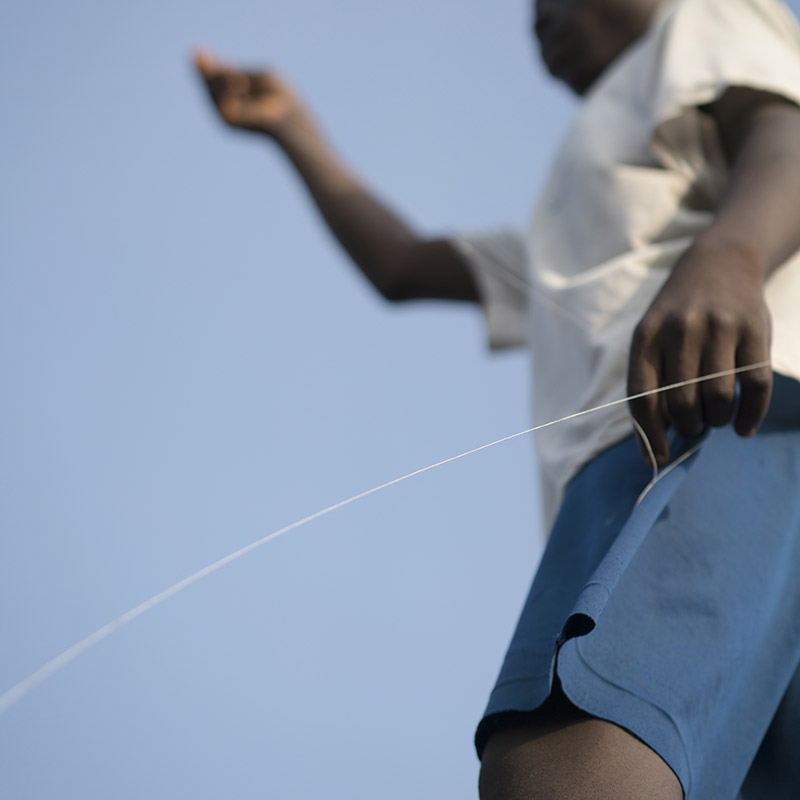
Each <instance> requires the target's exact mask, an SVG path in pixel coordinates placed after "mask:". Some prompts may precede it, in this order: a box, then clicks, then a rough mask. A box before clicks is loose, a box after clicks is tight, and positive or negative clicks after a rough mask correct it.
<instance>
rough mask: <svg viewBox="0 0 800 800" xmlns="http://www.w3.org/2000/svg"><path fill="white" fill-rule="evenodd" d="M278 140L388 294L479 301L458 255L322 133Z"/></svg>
mask: <svg viewBox="0 0 800 800" xmlns="http://www.w3.org/2000/svg"><path fill="white" fill-rule="evenodd" d="M276 141H277V142H278V144H279V145H280V146H281V148H282V149H283V151H284V152H285V153H286V155H287V157H288V158H289V159H290V161H291V162H292V164H293V165H294V167H295V169H296V170H297V172H298V175H299V176H300V177H301V178H302V180H303V182H304V184H305V185H306V187H307V188H308V190H309V193H310V194H311V197H312V198H313V200H314V203H315V204H316V206H317V208H318V210H319V212H320V214H321V215H322V217H323V219H324V221H325V223H326V224H327V226H328V228H329V229H330V231H331V232H332V233H333V235H334V236H335V237H336V239H337V240H338V241H339V243H340V244H341V246H342V247H343V248H344V250H345V251H346V252H347V253H348V255H349V256H350V257H351V259H352V260H353V262H354V263H355V264H356V266H357V267H358V268H359V269H360V270H361V272H363V274H364V275H365V276H366V277H367V279H368V280H369V281H370V282H371V283H372V285H373V286H374V287H375V288H376V289H377V290H378V291H379V292H380V293H381V294H382V295H383V296H384V297H386V298H387V299H390V300H405V299H414V298H421V297H432V298H445V299H457V300H472V301H474V300H477V291H476V289H475V286H474V284H473V282H472V280H471V278H470V276H469V273H468V270H467V268H466V266H465V264H464V263H463V260H462V259H461V257H460V256H459V255H458V253H456V252H455V250H454V249H453V248H451V247H449V246H448V245H447V244H446V243H445V242H443V241H441V240H431V239H426V238H424V237H421V236H419V235H418V234H417V233H416V232H415V231H414V230H413V229H412V228H411V227H410V226H409V225H408V224H407V223H406V222H405V221H404V220H403V218H402V217H401V216H400V215H399V214H397V213H396V212H395V211H393V210H392V209H391V208H390V207H389V206H387V205H386V204H385V203H384V202H382V201H381V200H380V199H379V198H378V197H377V196H376V195H375V194H374V192H372V191H371V190H370V189H368V188H367V187H366V186H365V185H364V183H363V182H362V181H361V180H360V179H359V178H358V177H357V176H356V175H355V174H354V173H353V172H351V171H350V170H349V169H348V168H347V167H346V166H345V165H344V164H343V162H342V161H341V160H340V158H339V157H338V156H337V155H336V154H335V153H334V151H333V150H332V148H331V147H330V146H329V145H328V143H327V142H326V140H325V139H324V137H323V136H322V135H321V133H319V132H318V131H317V130H307V129H305V128H295V129H291V130H288V131H285V132H283V135H281V136H280V137H276Z"/></svg>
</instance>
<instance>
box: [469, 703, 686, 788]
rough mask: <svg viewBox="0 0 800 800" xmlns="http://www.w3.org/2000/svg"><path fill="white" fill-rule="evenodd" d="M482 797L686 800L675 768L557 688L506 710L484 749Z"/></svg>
mask: <svg viewBox="0 0 800 800" xmlns="http://www.w3.org/2000/svg"><path fill="white" fill-rule="evenodd" d="M480 797H481V800H562V799H563V800H606V798H607V800H641V798H643V797H646V798H648V799H649V800H682V798H683V790H682V788H681V784H680V781H679V780H678V779H677V777H676V776H675V773H674V772H673V771H672V770H671V769H670V768H669V767H668V766H667V764H666V763H665V762H664V761H663V759H662V758H661V757H660V756H659V755H658V754H657V753H656V752H655V751H653V750H651V749H650V748H649V747H648V746H647V745H645V744H644V743H643V742H642V741H640V740H639V739H637V738H636V737H635V736H633V735H632V734H630V733H628V731H626V730H624V729H623V728H621V727H619V726H617V725H614V724H613V723H611V722H606V721H604V720H600V719H597V718H596V717H592V716H590V715H589V714H586V713H585V712H583V711H581V710H580V709H578V708H576V707H575V706H573V705H572V704H571V703H570V702H569V701H568V700H567V699H566V698H565V697H564V695H563V693H561V692H554V693H553V694H552V695H551V697H550V698H549V699H548V701H547V702H546V703H545V704H544V705H543V706H542V707H541V708H540V709H537V710H536V711H533V712H529V713H522V714H515V715H513V716H508V717H507V718H506V719H505V720H504V722H503V723H502V724H501V725H500V726H499V727H498V728H497V729H496V730H495V732H494V733H493V734H492V736H491V737H490V738H489V741H488V742H487V744H486V748H485V750H484V753H483V761H482V764H481V776H480Z"/></svg>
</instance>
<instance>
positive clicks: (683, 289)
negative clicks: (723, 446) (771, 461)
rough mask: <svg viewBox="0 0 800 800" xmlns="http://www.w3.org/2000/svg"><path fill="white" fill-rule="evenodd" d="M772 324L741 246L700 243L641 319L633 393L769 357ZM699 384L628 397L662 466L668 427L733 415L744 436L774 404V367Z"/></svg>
mask: <svg viewBox="0 0 800 800" xmlns="http://www.w3.org/2000/svg"><path fill="white" fill-rule="evenodd" d="M770 331H771V323H770V316H769V311H768V309H767V305H766V301H765V299H764V291H763V278H762V277H761V274H760V272H759V270H757V269H753V268H752V265H751V264H749V263H748V258H747V256H746V255H745V254H744V253H742V252H741V251H740V250H739V249H737V248H725V249H720V248H711V249H708V248H704V247H703V246H702V245H695V246H693V247H691V248H689V250H688V251H687V253H686V254H685V255H684V256H683V258H681V260H680V261H679V262H678V264H677V265H676V266H675V268H674V270H673V272H672V274H671V275H670V277H669V279H668V280H667V282H666V283H665V284H664V286H663V287H662V289H661V291H660V292H659V294H658V295H657V296H656V299H655V300H654V301H653V304H652V305H651V306H650V308H649V309H648V311H647V313H646V314H645V315H644V317H643V318H642V320H641V322H640V323H639V325H638V327H637V329H636V332H635V334H634V337H633V343H632V345H631V353H630V363H629V369H628V394H629V395H635V394H639V393H642V392H647V391H651V390H653V389H657V388H658V387H661V386H666V385H671V384H673V383H679V382H681V381H686V380H691V379H693V378H698V377H701V376H703V375H709V374H714V373H717V372H724V371H727V370H732V369H734V368H736V367H746V366H750V365H751V364H758V363H761V362H766V361H768V360H769V353H770ZM736 377H737V376H736V375H727V376H725V377H720V378H715V379H713V380H709V381H704V382H702V383H694V384H690V385H687V386H683V387H680V388H676V389H670V390H669V391H667V392H663V393H660V394H652V395H648V396H647V397H641V398H639V399H637V400H632V401H631V402H630V407H631V412H632V414H633V417H634V419H635V420H636V421H637V422H638V423H639V425H640V426H641V427H642V430H643V431H644V433H645V435H646V436H647V438H648V440H649V441H650V444H651V446H652V448H653V453H654V455H655V457H656V460H657V461H658V463H659V465H662V466H663V465H664V464H666V463H668V461H669V445H668V443H667V438H666V429H667V427H668V426H672V427H673V428H674V429H675V430H676V431H677V432H678V433H680V434H681V435H683V436H687V437H694V436H699V435H700V434H701V433H702V432H703V431H704V430H705V429H706V428H707V427H708V426H719V425H725V424H727V423H728V422H730V421H731V419H733V418H734V414H735V421H734V425H735V429H736V432H737V433H738V434H740V435H741V436H750V435H752V434H754V433H755V432H756V430H758V427H759V425H760V424H761V422H762V420H763V419H764V416H765V415H766V412H767V407H768V406H769V399H770V393H771V389H772V373H771V371H770V368H769V367H763V368H760V369H757V370H753V371H745V372H741V373H740V374H739V376H738V377H739V388H740V396H739V399H738V405H737V398H736Z"/></svg>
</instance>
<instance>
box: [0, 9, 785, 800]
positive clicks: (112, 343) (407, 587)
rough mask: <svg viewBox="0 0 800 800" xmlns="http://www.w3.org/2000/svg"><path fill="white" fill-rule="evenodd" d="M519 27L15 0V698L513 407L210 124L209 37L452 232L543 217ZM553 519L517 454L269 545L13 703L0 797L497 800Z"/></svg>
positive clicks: (7, 31)
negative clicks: (148, 606) (526, 617)
mask: <svg viewBox="0 0 800 800" xmlns="http://www.w3.org/2000/svg"><path fill="white" fill-rule="evenodd" d="M792 6H793V8H795V10H797V8H796V6H797V4H796V3H792ZM529 29H530V14H529V9H528V3H527V2H526V0H515V1H514V2H511V3H502V4H497V3H489V2H486V0H483V2H478V0H460V2H455V0H404V2H398V3H393V4H389V5H387V4H376V3H374V2H367V0H342V1H341V2H338V3H335V4H334V3H331V2H329V0H270V2H267V1H266V0H229V1H228V2H217V3H210V2H208V0H199V1H198V2H191V3H190V2H186V1H185V0H184V1H183V2H181V1H180V0H159V2H155V0H141V1H140V2H137V3H125V4H122V3H107V2H100V0H75V2H72V3H63V4H54V3H52V2H44V0H28V1H27V2H25V3H22V2H6V3H3V4H2V6H0V65H2V69H0V85H1V86H2V97H3V113H2V122H0V139H1V144H2V147H0V369H1V370H2V376H3V377H2V382H0V453H2V456H0V470H1V473H0V474H1V476H2V477H1V479H0V532H2V536H1V537H0V642H1V643H2V645H1V646H2V658H0V692H2V691H5V690H6V689H7V688H9V687H11V686H12V685H14V684H15V683H16V682H17V681H19V680H20V679H22V678H23V677H25V676H26V675H27V674H28V673H30V672H31V671H33V670H34V669H36V668H37V667H38V666H40V665H41V664H42V663H44V662H45V661H47V660H48V659H50V658H51V657H53V656H54V655H56V654H57V653H59V652H60V651H62V650H63V649H65V648H66V647H68V646H69V645H71V644H72V643H73V642H75V641H76V640H78V639H80V638H82V637H83V636H85V635H86V634H88V633H90V632H91V631H93V630H94V629H96V628H97V627H99V626H100V625H102V624H104V623H105V622H107V621H109V620H111V619H112V618H114V617H116V616H118V615H119V614H120V613H122V612H124V611H125V610H127V609H128V608H130V607H132V606H134V605H136V604H137V603H139V602H140V601H141V600H143V599H145V598H147V597H149V596H150V595H152V594H154V593H156V592H158V591H160V590H161V589H163V588H164V587H165V586H167V585H169V584H171V583H173V582H174V581H176V580H178V579H180V578H182V577H184V576H185V575H187V574H189V573H191V572H193V571H194V570H196V569H198V568H200V567H202V566H204V565H205V564H207V563H209V562H211V561H214V560H215V559H217V558H219V557H220V556H222V555H225V554H226V553H228V552H230V551H232V550H235V549H237V548H238V547H241V546H242V545H244V544H247V543H248V542H250V541H252V540H254V539H257V538H259V537H261V536H263V535H264V534H265V533H268V532H269V531H271V530H273V529H276V528H279V527H281V526H282V525H285V524H286V523H289V522H291V521H293V520H294V519H296V518H298V517H302V516H304V515H306V514H308V513H310V512H312V511H315V510H317V509H318V508H321V507H323V506H326V505H328V504H329V503H332V502H335V501H337V500H340V499H342V498H344V497H347V496H349V495H351V494H354V493H356V492H358V491H361V490H363V489H367V488H369V487H370V486H372V485H375V484H377V483H380V482H383V481H385V480H387V479H390V478H393V477H395V476H397V475H399V474H402V473H404V472H407V471H410V470H413V469H416V468H418V467H420V466H423V465H425V464H427V463H430V462H432V461H436V460H439V459H441V458H445V457H447V456H450V455H453V454H455V453H457V452H460V451H462V450H465V449H468V448H470V447H473V446H476V445H479V444H482V443H484V442H487V441H490V440H492V439H495V438H498V437H500V436H503V435H506V434H509V433H513V432H515V431H517V430H521V429H523V428H525V427H526V426H527V424H528V409H527V398H528V380H529V379H528V373H527V364H526V359H525V356H524V355H523V354H518V355H504V356H498V357H490V356H489V354H488V352H487V351H486V349H485V345H484V339H483V332H482V325H481V319H480V314H479V313H477V312H476V311H475V310H473V309H468V308H454V307H447V306H437V305H435V304H430V305H418V306H413V307H412V306H406V307H403V308H396V307H389V306H387V305H386V304H384V303H382V302H381V301H379V299H378V298H376V297H375V296H373V295H372V294H371V292H370V291H369V289H368V288H367V287H366V285H365V284H364V282H363V281H362V280H361V279H360V277H359V276H358V275H357V274H356V273H355V272H354V271H353V270H352V269H351V268H350V267H349V265H348V264H347V262H346V260H345V258H344V257H343V256H342V254H341V253H340V252H339V251H338V250H337V249H336V247H335V246H334V244H333V243H332V241H331V240H330V238H329V236H328V235H327V233H326V232H325V231H324V230H323V229H322V227H321V226H320V225H319V224H318V221H317V219H316V217H315V214H314V212H313V209H312V208H311V206H310V205H309V202H308V200H307V198H306V196H305V194H304V192H303V190H302V189H301V188H300V187H299V185H298V184H297V182H296V181H295V180H294V178H293V176H292V175H291V173H290V171H289V169H288V167H287V165H286V164H285V163H284V162H283V160H282V159H281V158H280V156H279V155H278V154H277V152H276V151H275V150H274V149H272V148H271V147H270V146H269V144H268V143H266V142H261V141H256V140H252V139H250V140H248V139H247V138H246V137H244V136H241V135H240V136H236V135H234V134H231V133H229V132H227V131H225V130H223V128H222V127H221V126H220V125H219V124H218V123H217V121H216V119H215V118H214V116H213V115H212V113H211V111H210V108H209V107H208V104H207V101H206V98H205V97H204V95H203V93H202V92H201V90H200V87H199V85H198V83H197V81H196V79H195V78H194V75H193V74H192V71H191V68H190V66H189V61H188V57H189V52H190V50H191V48H192V46H193V45H195V44H200V43H202V44H205V45H208V46H209V47H211V48H212V49H214V50H216V51H217V52H219V53H220V54H221V55H223V56H228V57H230V58H234V59H237V60H243V61H245V62H246V63H249V64H259V63H265V64H270V65H273V66H275V67H278V68H279V69H281V70H282V72H284V73H285V74H286V75H287V76H288V77H289V78H290V79H291V80H292V81H293V82H294V83H295V84H296V85H297V86H298V87H299V88H300V89H301V90H302V92H303V94H304V95H305V97H306V98H307V99H308V101H309V102H310V103H311V105H312V107H313V108H314V109H315V110H316V112H317V115H318V116H319V117H320V119H321V120H322V121H323V123H324V125H325V127H326V129H327V130H328V132H329V134H330V136H331V138H332V139H333V141H334V142H335V143H336V145H337V146H338V148H339V149H340V151H341V152H342V153H343V154H344V156H345V157H346V158H347V160H348V161H349V162H350V163H351V164H352V165H354V166H355V167H356V168H357V169H358V170H359V171H360V172H361V173H362V174H363V175H364V176H366V177H367V178H368V180H369V181H370V182H371V183H372V184H373V185H375V186H376V187H379V188H380V190H381V193H382V194H383V196H384V197H386V198H387V199H389V200H390V201H391V202H392V203H393V204H394V205H395V206H396V207H397V208H398V209H400V210H401V211H403V212H404V213H405V214H406V215H407V217H408V218H409V219H410V220H411V221H413V222H414V223H416V224H418V225H419V227H420V228H421V229H422V230H424V231H428V232H431V233H436V232H442V231H448V230H458V229H475V228H482V227H492V226H495V225H498V224H503V225H507V224H513V225H518V226H524V225H525V222H526V219H527V217H528V214H529V211H530V207H531V204H532V201H533V199H534V197H535V194H536V191H537V189H538V187H540V186H541V183H542V180H543V178H544V174H545V172H544V170H545V168H546V164H547V161H548V158H549V156H550V155H551V154H552V152H553V149H554V147H555V146H556V144H557V141H558V139H559V136H560V135H561V133H563V131H564V129H565V126H566V125H567V123H568V120H569V117H570V115H571V113H572V111H573V109H574V107H575V106H574V103H573V101H572V100H571V98H570V97H569V96H568V95H567V93H566V91H564V90H562V89H560V88H558V87H557V86H555V85H554V84H552V83H551V82H550V81H549V80H548V79H547V78H546V77H545V75H544V73H543V71H542V69H541V68H540V67H539V65H538V62H537V59H536V57H535V53H534V51H533V46H532V41H531V36H530V34H529ZM538 514H539V510H538V502H537V499H536V478H535V468H534V464H533V457H532V448H531V443H530V441H528V440H524V439H523V440H516V441H515V442H513V443H510V444H507V445H503V446H501V447H498V448H496V449H494V450H491V451H487V452H484V453H482V454H479V455H477V456H474V457H472V458H469V459H465V460H463V461H460V462H458V463H456V464H453V465H450V466H447V467H444V468H442V469H441V470H438V471H435V472H432V473H429V474H426V475H424V476H422V477H420V478H417V479H415V480H413V481H410V482H408V483H406V484H403V485H402V486H398V487H395V488H392V489H390V490H388V491H387V492H385V493H383V494H380V495H377V496H373V497H370V498H368V499H366V500H364V501H363V502H361V503H358V504H354V505H353V506H351V507H348V508H347V509H344V510H342V511H341V512H338V513H337V514H335V515H331V516H329V517H327V518H325V519H324V520H319V521H318V522H315V523H313V524H311V525H309V526H308V527H307V528H305V529H303V530H302V531H298V532H297V533H294V534H291V535H289V536H287V537H285V538H283V539H281V540H278V541H276V542H274V543H272V544H270V545H268V546H267V547H265V548H263V549H261V550H259V551H257V552H255V553H253V554H251V555H249V556H248V557H246V558H245V559H243V560H241V561H239V562H237V563H235V564H234V565H232V566H229V567H227V568H226V569H225V570H223V571H221V572H219V573H217V574H215V575H213V576H212V577H210V578H209V579H208V580H206V581H204V582H202V583H200V584H197V585H195V586H193V587H191V588H190V589H189V590H187V591H186V592H184V593H183V594H181V595H180V596H178V597H177V598H174V599H173V600H171V601H170V602H168V603H166V604H164V605H163V606H161V607H159V608H158V609H156V610H155V611H153V612H152V613H151V614H149V615H147V616H145V617H142V618H141V619H139V620H137V621H136V622H134V623H133V624H131V625H130V626H128V627H126V628H125V629H123V630H122V631H121V632H119V633H118V634H117V635H115V636H114V637H112V638H111V639H109V640H108V641H106V642H104V643H102V644H101V645H99V646H98V647H97V648H95V649H94V650H92V651H91V652H90V653H88V654H87V655H86V656H84V657H83V658H82V659H80V660H78V661H76V662H74V663H73V664H71V665H69V666H68V667H67V668H65V669H64V670H63V671H62V672H60V673H59V674H58V675H56V676H55V677H54V678H53V679H51V680H50V681H49V682H47V683H46V684H44V685H43V686H41V687H40V688H39V689H37V690H36V691H35V692H33V693H31V694H30V695H29V696H27V697H26V698H24V700H23V701H21V702H20V703H19V704H18V705H16V706H15V707H13V708H12V709H11V710H9V711H8V712H7V713H6V714H4V715H3V716H2V717H0V796H2V797H3V798H9V800H29V799H30V800H34V799H35V800H43V799H44V798H47V800H49V799H50V798H56V797H57V798H59V800H70V799H71V798H76V799H77V798H80V800H87V798H110V797H113V798H115V799H116V800H127V798H142V797H147V798H176V797H180V798H183V797H192V798H220V797H235V798H241V799H243V800H244V799H245V798H264V797H276V798H293V800H305V799H306V798H315V799H316V798H320V797H334V798H338V797H341V798H348V799H349V798H375V797H379V798H381V800H395V798H396V799H397V800H400V799H401V798H402V799H403V800H407V798H409V797H414V798H420V800H425V799H426V798H431V800H433V798H436V800H439V798H442V797H448V798H470V797H476V796H477V793H476V789H475V781H476V775H477V761H476V759H475V756H474V753H473V750H472V745H471V738H472V732H473V728H474V725H475V722H476V721H477V719H478V718H479V716H480V713H481V711H482V708H483V705H484V703H485V700H486V697H487V695H488V692H489V690H490V688H491V685H492V683H493V680H494V677H495V674H496V672H497V669H498V668H499V665H500V662H501V659H502V656H503V652H504V649H505V645H506V643H507V641H508V638H509V637H510V635H511V632H512V629H513V625H514V623H515V618H516V614H517V611H518V609H519V607H520V605H521V603H522V600H523V598H524V595H525V593H526V591H527V586H528V583H529V581H530V578H531V575H532V572H533V569H534V567H535V564H536V561H537V558H538V554H539V552H540V546H541V538H542V533H541V530H540V527H539V522H538Z"/></svg>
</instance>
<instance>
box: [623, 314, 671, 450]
mask: <svg viewBox="0 0 800 800" xmlns="http://www.w3.org/2000/svg"><path fill="white" fill-rule="evenodd" d="M660 367H661V356H660V352H659V350H658V348H657V347H656V346H655V337H654V336H653V335H652V332H651V331H650V329H649V327H648V325H647V322H646V320H643V321H642V322H641V323H640V324H639V326H638V327H637V329H636V333H635V334H634V337H633V343H632V345H631V354H630V363H629V366H628V396H630V397H632V398H633V399H631V400H630V401H629V405H630V410H631V414H632V415H633V418H634V419H635V420H636V422H637V423H638V424H639V426H640V428H641V430H642V433H643V434H644V436H646V437H647V441H648V442H649V443H650V447H651V448H652V451H653V455H654V456H655V459H656V463H657V464H658V465H659V466H663V465H664V464H667V463H668V462H669V444H668V443H667V437H666V428H667V416H666V413H665V410H664V404H663V402H662V400H663V398H662V395H661V394H646V393H647V392H652V391H653V390H655V389H658V388H659V386H660V385H661V383H660V380H661V368H660ZM636 436H637V440H638V441H639V448H640V450H641V451H642V457H643V458H644V460H645V461H646V462H647V463H649V461H650V459H649V456H648V453H647V449H646V448H645V446H644V443H643V442H642V441H641V437H640V434H639V432H638V431H637V434H636Z"/></svg>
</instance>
